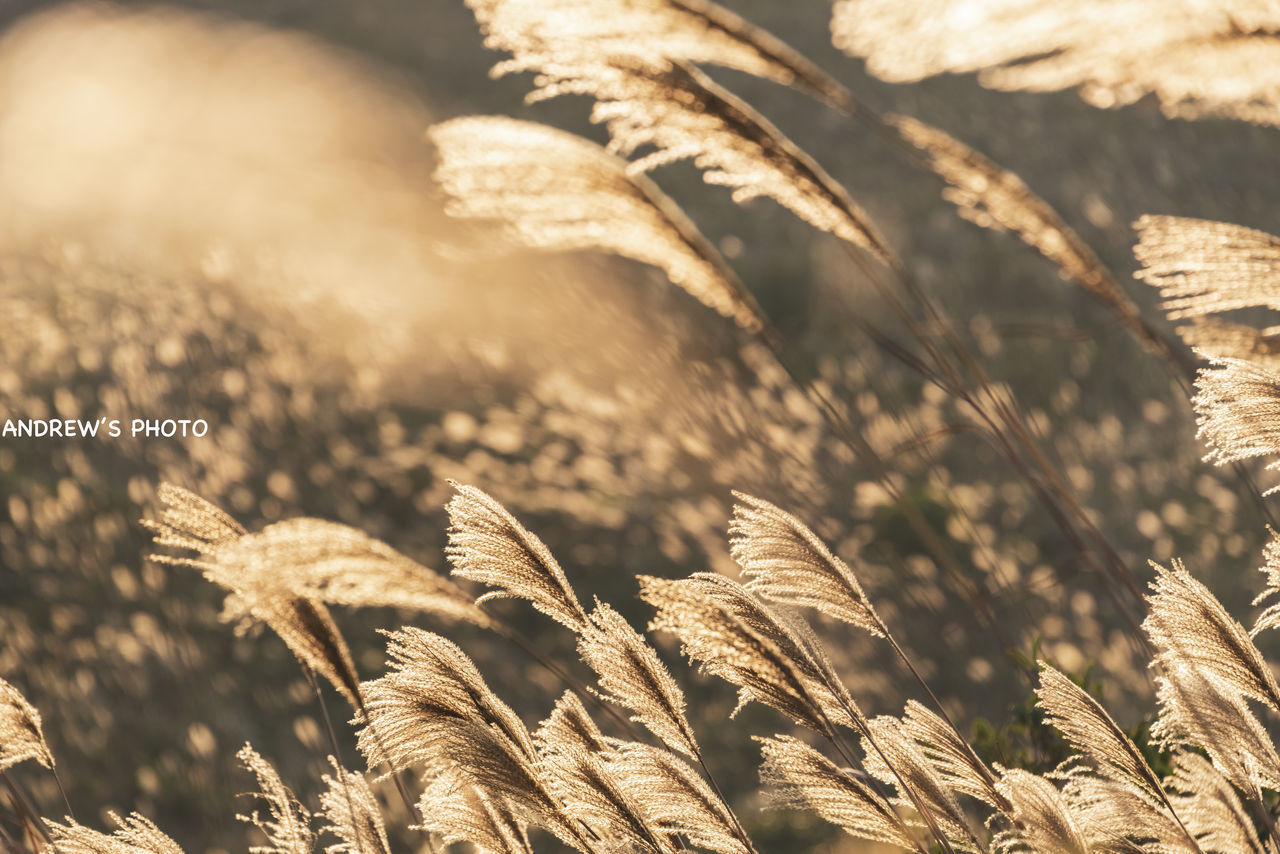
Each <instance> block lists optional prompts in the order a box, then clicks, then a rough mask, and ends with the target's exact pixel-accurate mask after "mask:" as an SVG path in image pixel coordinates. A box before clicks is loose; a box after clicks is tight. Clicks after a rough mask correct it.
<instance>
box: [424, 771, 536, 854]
mask: <svg viewBox="0 0 1280 854" xmlns="http://www.w3.org/2000/svg"><path fill="white" fill-rule="evenodd" d="M418 811H419V812H420V813H422V816H423V824H422V827H423V829H424V830H428V831H430V832H432V833H438V834H439V835H440V837H441V838H442V839H443V840H444V841H445V843H446V844H451V843H454V842H470V843H471V844H472V845H474V846H475V847H476V849H477V850H478V851H481V852H484V854H533V849H532V848H531V847H530V846H529V838H528V835H527V834H526V832H525V825H524V823H523V822H521V821H520V820H519V819H517V818H516V816H515V815H514V813H512V812H511V809H510V808H509V807H508V806H507V805H506V804H505V803H503V802H502V801H495V800H493V799H492V798H489V797H487V796H486V795H485V794H484V793H483V792H481V791H479V790H477V789H476V788H474V787H472V786H468V785H466V784H465V783H463V782H461V781H460V780H458V779H456V778H454V777H451V776H450V775H444V776H442V777H438V778H437V779H436V780H434V781H433V782H432V783H430V784H429V785H428V786H427V788H426V789H425V790H424V791H423V793H422V799H421V800H420V801H419V810H418Z"/></svg>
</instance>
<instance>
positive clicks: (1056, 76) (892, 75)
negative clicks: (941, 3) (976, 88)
mask: <svg viewBox="0 0 1280 854" xmlns="http://www.w3.org/2000/svg"><path fill="white" fill-rule="evenodd" d="M1277 28H1280V12H1277V11H1276V10H1275V9H1274V8H1273V7H1272V6H1269V5H1267V4H1261V5H1259V4H1256V3H1250V2H1248V0H1233V2H1226V3H1214V4H1208V5H1205V4H1199V3H1195V2H1193V0H1180V2H1162V0H1127V2H1120V3H1116V2H1109V1H1108V0H1090V2H1088V3H1085V4H1083V5H1077V6H1073V7H1072V8H1070V9H1068V8H1066V7H1063V6H1061V5H1059V4H1056V3H1054V2H1052V0H998V2H989V0H965V2H958V3H951V4H948V5H947V7H946V8H945V9H937V8H934V7H933V6H931V5H929V4H928V3H926V2H923V0H912V2H907V3H894V2H890V0H840V1H839V2H838V3H836V5H835V10H834V15H833V18H832V22H831V29H832V34H833V37H834V41H835V44H836V46H837V47H838V48H840V49H841V50H844V51H845V52H846V53H849V54H851V55H853V56H859V57H863V58H865V59H866V60H867V67H868V69H869V70H870V71H871V72H872V73H873V74H875V75H877V76H878V77H880V78H882V79H884V80H890V81H893V82H910V81H915V80H920V79H922V78H925V77H930V76H933V75H935V74H942V73H964V72H972V71H977V72H979V77H978V79H979V80H980V81H981V82H982V84H983V85H984V86H989V87H991V88H994V89H1004V90H1026V91H1032V92H1047V91H1056V90H1059V89H1068V88H1078V89H1079V91H1080V94H1081V96H1082V97H1083V98H1084V99H1085V100H1086V101H1088V102H1089V103H1090V104H1092V105H1094V106H1096V107H1101V108H1109V107H1120V106H1126V105H1128V104H1132V103H1133V102H1135V101H1137V100H1138V99H1139V98H1142V97H1143V96H1144V95H1147V94H1149V93H1152V94H1155V95H1156V97H1157V98H1158V99H1159V101H1160V106H1161V108H1162V109H1163V111H1164V112H1165V114H1166V115H1169V116H1177V117H1180V118H1203V117H1224V118H1235V119H1242V120H1245V121H1251V122H1256V123H1259V124H1267V125H1277V124H1280V94H1278V93H1280V73H1277V71H1276V68H1277V58H1278V57H1280V46H1278V45H1277V44H1276V41H1275V39H1274V34H1275V32H1276V30H1277Z"/></svg>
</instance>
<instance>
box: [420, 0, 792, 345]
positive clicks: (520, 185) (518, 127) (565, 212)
mask: <svg viewBox="0 0 1280 854" xmlns="http://www.w3.org/2000/svg"><path fill="white" fill-rule="evenodd" d="M477 5H478V4H477ZM492 5H493V6H495V7H498V8H501V9H503V10H506V9H507V8H508V7H511V6H517V5H521V4H519V3H512V2H507V0H504V2H501V3H494V4H492ZM538 5H540V6H541V5H545V4H538ZM504 14H505V11H504ZM588 20H589V19H588ZM597 20H600V21H608V22H613V21H614V18H613V16H609V15H605V16H602V17H601V18H599V19H597ZM427 135H428V137H429V138H430V139H431V141H432V142H433V143H434V144H435V147H436V152H437V155H438V158H439V161H438V166H437V168H436V173H435V177H436V180H437V181H438V182H439V184H440V186H441V187H442V188H443V189H444V191H445V192H446V193H447V194H448V196H449V204H448V207H447V210H448V212H449V214H450V215H452V216H456V217H460V218H464V219H485V220H493V221H496V222H499V223H501V225H502V227H503V233H504V234H505V236H506V237H507V238H508V239H509V240H512V241H513V242H515V243H517V244H520V245H522V246H525V247H528V248H532V249H543V250H552V251H558V252H563V251H572V250H580V249H595V250H602V251H606V252H613V253H615V254H618V255H621V256H623V257H625V258H631V259H632V260H635V261H640V262H642V263H645V264H651V265H653V266H655V267H658V268H660V269H661V270H662V271H663V272H664V273H666V275H667V278H668V279H670V280H671V282H672V283H673V284H675V285H678V286H679V287H681V288H683V289H684V290H685V291H687V292H688V293H690V294H691V295H692V296H694V297H696V298H697V299H698V300H700V301H701V302H702V303H704V304H705V305H707V306H708V307H710V308H713V309H715V310H716V311H718V312H719V313H720V314H722V315H724V316H725V317H729V318H732V319H733V320H734V322H736V323H737V324H738V325H739V326H741V327H742V328H744V329H746V330H747V331H749V332H760V331H762V330H763V329H764V328H765V327H766V325H767V323H766V321H765V319H764V316H763V314H762V313H761V312H760V309H759V307H758V306H757V305H756V302H755V300H754V299H753V298H752V296H751V295H750V294H749V293H748V292H747V291H746V290H745V289H744V288H743V286H742V283H741V281H739V279H738V277H737V275H736V274H735V273H734V272H733V270H732V268H730V267H729V265H728V264H727V263H726V262H725V260H724V259H723V258H722V257H721V256H720V253H719V252H717V251H716V249H715V247H713V246H712V245H711V243H710V241H708V240H707V239H706V238H705V237H703V235H702V233H701V232H699V231H698V228H697V226H695V225H694V224H693V222H692V221H691V220H690V219H689V218H688V217H687V216H685V214H684V212H683V211H681V210H680V208H679V206H677V205H676V203H675V202H674V201H672V200H671V199H670V197H668V196H667V195H666V194H665V193H663V192H662V191H661V190H659V189H658V187H657V185H656V184H654V183H653V182H652V181H650V180H649V179H648V178H646V177H645V176H644V175H641V174H636V173H629V172H628V171H627V164H626V161H624V160H622V159H621V158H618V157H616V156H614V155H612V154H610V153H608V152H607V151H605V150H604V149H603V148H601V147H600V146H598V145H596V144H595V143H593V142H590V141H588V140H585V139H582V138H581V137H578V136H574V135H573V134H569V133H565V132H563V131H559V130H556V129H555V128H550V127H547V126H546V125H541V124H536V123H534V122H522V121H517V120H515V119H509V118H505V117H500V116H470V117H466V118H460V119H453V120H452V121H447V122H443V123H441V124H437V125H433V126H432V127H431V129H430V130H428V132H427Z"/></svg>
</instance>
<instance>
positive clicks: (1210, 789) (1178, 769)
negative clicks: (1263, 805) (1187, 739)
mask: <svg viewBox="0 0 1280 854" xmlns="http://www.w3.org/2000/svg"><path fill="white" fill-rule="evenodd" d="M1165 784H1166V785H1167V786H1168V788H1169V790H1170V791H1171V792H1172V794H1171V795H1170V797H1171V798H1172V800H1173V802H1174V804H1175V805H1176V807H1177V810H1178V815H1179V816H1180V817H1181V818H1182V820H1183V822H1184V823H1185V824H1186V826H1187V829H1188V830H1189V831H1190V832H1191V834H1192V835H1193V836H1194V837H1195V838H1196V839H1197V840H1198V841H1199V843H1200V847H1201V848H1202V849H1203V850H1204V851H1206V852H1210V851H1214V852H1221V854H1232V852H1238V854H1265V852H1266V851H1268V850H1269V849H1267V848H1264V847H1263V845H1262V842H1261V841H1260V840H1259V839H1258V832H1257V830H1256V829H1255V828H1254V826H1253V819H1252V818H1250V816H1249V813H1248V812H1247V811H1246V810H1245V808H1244V805H1243V804H1241V803H1240V797H1239V795H1237V794H1236V790H1235V789H1233V788H1232V787H1231V784H1230V783H1229V782H1227V779H1226V778H1225V777H1223V775H1222V773H1221V772H1220V771H1218V769H1217V768H1215V767H1214V766H1213V763H1212V762H1210V761H1209V760H1207V759H1205V758H1204V757H1203V756H1201V755H1200V754H1198V753H1191V752H1189V751H1186V750H1178V751H1175V752H1174V755H1173V774H1172V775H1171V776H1170V777H1168V778H1167V779H1166V781H1165Z"/></svg>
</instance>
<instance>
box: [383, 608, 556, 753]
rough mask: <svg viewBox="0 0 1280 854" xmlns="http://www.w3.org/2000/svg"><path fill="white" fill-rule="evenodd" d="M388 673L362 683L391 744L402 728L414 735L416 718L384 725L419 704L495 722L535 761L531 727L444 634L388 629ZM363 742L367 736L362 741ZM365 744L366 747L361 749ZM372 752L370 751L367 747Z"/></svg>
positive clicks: (392, 746)
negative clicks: (528, 726)
mask: <svg viewBox="0 0 1280 854" xmlns="http://www.w3.org/2000/svg"><path fill="white" fill-rule="evenodd" d="M386 636H387V656H388V662H387V664H388V666H389V668H390V670H389V672H388V673H387V674H386V675H384V676H381V677H379V678H378V679H374V680H372V681H369V682H366V683H364V685H363V686H362V688H363V691H364V693H365V695H366V702H367V704H368V713H369V716H370V717H371V718H373V720H374V722H375V723H378V732H377V733H376V735H381V736H382V737H383V738H385V739H386V740H387V746H388V749H389V750H391V751H392V752H393V753H398V754H399V755H401V756H404V757H405V758H409V757H408V755H407V754H405V753H403V752H401V751H398V750H396V747H395V745H397V744H398V743H399V741H400V739H399V738H398V736H397V733H400V734H401V735H403V736H404V737H406V738H408V739H409V740H410V741H412V739H413V732H412V726H413V721H412V720H411V719H410V720H407V721H403V722H400V723H403V725H404V726H405V727H407V728H406V729H404V730H403V731H402V730H401V727H400V726H384V725H383V724H382V723H380V721H384V720H385V721H387V722H388V724H391V723H392V720H393V719H398V717H399V716H401V715H405V714H412V711H413V709H414V707H415V706H417V705H419V704H420V705H421V707H422V708H423V709H430V710H432V713H435V714H440V715H443V716H445V717H448V718H458V719H464V720H469V721H472V722H474V723H477V724H482V725H484V726H488V727H492V728H493V729H495V730H496V731H497V732H499V733H501V734H502V736H503V737H505V738H506V739H508V740H509V741H510V742H511V744H512V745H514V746H515V747H516V748H517V749H518V750H519V752H520V754H521V755H522V756H523V757H524V759H525V760H526V761H530V762H531V761H533V760H534V758H535V755H536V754H535V750H534V746H533V740H532V738H530V736H529V731H528V730H527V729H525V726H524V723H523V722H521V720H520V718H519V716H517V715H516V713H515V712H514V711H512V710H511V707H510V706H508V705H507V704H506V703H504V702H503V701H502V700H501V699H499V698H498V696H497V695H496V694H494V693H493V691H492V690H490V688H489V686H488V685H487V684H486V683H485V681H484V677H482V676H481V675H480V671H479V670H477V669H476V666H475V664H474V663H473V662H472V661H471V659H470V658H468V657H467V655H466V653H464V652H463V651H462V650H461V649H460V648H459V647H458V646H457V645H456V644H454V643H453V642H452V641H450V640H447V639H446V638H443V637H441V636H440V635H436V634H432V633H431V632H426V631H423V630H422V629H418V628H413V627H411V626H406V627H404V628H402V629H399V630H397V631H394V632H386ZM366 735H367V736H368V738H371V739H372V738H374V737H375V733H374V732H372V731H369V730H368V729H366V730H362V732H361V739H362V740H363V739H365V737H366ZM362 743H363V741H362ZM361 749H363V747H362V748H361ZM366 752H368V751H366Z"/></svg>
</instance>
